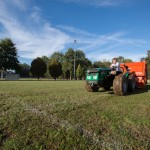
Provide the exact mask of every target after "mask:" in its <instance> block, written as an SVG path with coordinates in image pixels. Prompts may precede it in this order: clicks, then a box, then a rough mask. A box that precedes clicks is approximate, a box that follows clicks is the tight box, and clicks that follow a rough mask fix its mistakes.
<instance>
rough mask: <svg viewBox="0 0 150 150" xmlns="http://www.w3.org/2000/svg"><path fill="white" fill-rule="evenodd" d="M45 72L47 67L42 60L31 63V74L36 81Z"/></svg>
mask: <svg viewBox="0 0 150 150" xmlns="http://www.w3.org/2000/svg"><path fill="white" fill-rule="evenodd" d="M46 70H47V65H46V64H45V62H44V61H43V60H42V58H39V57H38V58H36V59H34V60H33V61H32V63H31V73H32V75H33V76H35V77H37V78H38V79H39V78H40V77H42V76H44V73H45V72H46Z"/></svg>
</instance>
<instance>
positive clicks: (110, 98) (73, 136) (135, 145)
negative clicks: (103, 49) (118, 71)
mask: <svg viewBox="0 0 150 150" xmlns="http://www.w3.org/2000/svg"><path fill="white" fill-rule="evenodd" d="M84 85H85V82H84V81H7V82H5V81H0V149H4V150H7V149H8V150H10V149H18V150H20V149H24V150H30V149H31V150H33V149H35V150H36V149H37V150H40V149H41V150H42V149H68V150H70V149H74V150H82V149H83V150H84V149H118V150H120V149H145V150H146V149H147V150H148V149H150V85H147V86H146V89H144V90H137V91H136V92H135V93H134V94H129V95H127V96H115V95H114V94H113V92H112V91H110V92H105V91H103V90H102V89H100V90H99V92H97V93H88V92H86V90H85V88H84Z"/></svg>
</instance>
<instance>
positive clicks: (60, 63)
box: [0, 38, 150, 79]
mask: <svg viewBox="0 0 150 150" xmlns="http://www.w3.org/2000/svg"><path fill="white" fill-rule="evenodd" d="M17 52H18V50H17V47H16V45H15V44H14V42H13V41H12V40H11V39H9V38H5V39H1V40H0V71H1V73H2V72H3V71H6V70H15V71H16V73H19V74H20V76H21V77H25V78H26V77H37V78H38V79H39V78H40V77H46V78H54V79H57V78H61V79H82V78H85V72H86V70H87V68H98V67H109V66H110V64H111V62H110V61H109V60H107V59H104V60H102V61H95V62H92V61H91V60H89V59H88V58H87V57H86V55H85V53H84V52H83V50H74V49H72V48H69V49H68V50H67V51H66V52H65V53H62V52H54V53H53V54H52V55H51V56H50V57H48V56H42V57H37V58H35V59H33V60H32V62H31V65H29V64H26V63H23V64H21V63H20V62H19V61H18V58H19V56H18V53H17ZM142 59H145V60H146V61H147V62H148V64H150V53H148V55H147V57H146V58H141V61H142ZM118 61H119V62H120V63H125V62H132V60H131V59H129V58H124V57H123V56H119V57H118ZM149 66H150V65H149ZM148 70H150V69H148Z"/></svg>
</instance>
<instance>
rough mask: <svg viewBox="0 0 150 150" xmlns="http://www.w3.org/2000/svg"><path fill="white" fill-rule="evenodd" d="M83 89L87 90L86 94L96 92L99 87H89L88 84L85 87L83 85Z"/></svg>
mask: <svg viewBox="0 0 150 150" xmlns="http://www.w3.org/2000/svg"><path fill="white" fill-rule="evenodd" d="M85 88H86V90H87V91H88V92H97V91H98V89H99V87H97V86H91V85H89V84H86V85H85Z"/></svg>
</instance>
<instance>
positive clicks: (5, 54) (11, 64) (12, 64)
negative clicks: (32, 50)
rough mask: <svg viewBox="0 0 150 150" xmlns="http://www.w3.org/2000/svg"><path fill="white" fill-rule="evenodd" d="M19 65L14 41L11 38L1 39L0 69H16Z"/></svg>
mask: <svg viewBox="0 0 150 150" xmlns="http://www.w3.org/2000/svg"><path fill="white" fill-rule="evenodd" d="M18 66H19V61H18V55H17V48H16V46H15V44H14V43H13V41H12V40H11V39H9V38H5V39H2V40H0V70H1V71H2V72H3V71H6V70H7V69H12V70H16V69H18ZM2 72H1V73H2ZM1 76H2V75H1Z"/></svg>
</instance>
